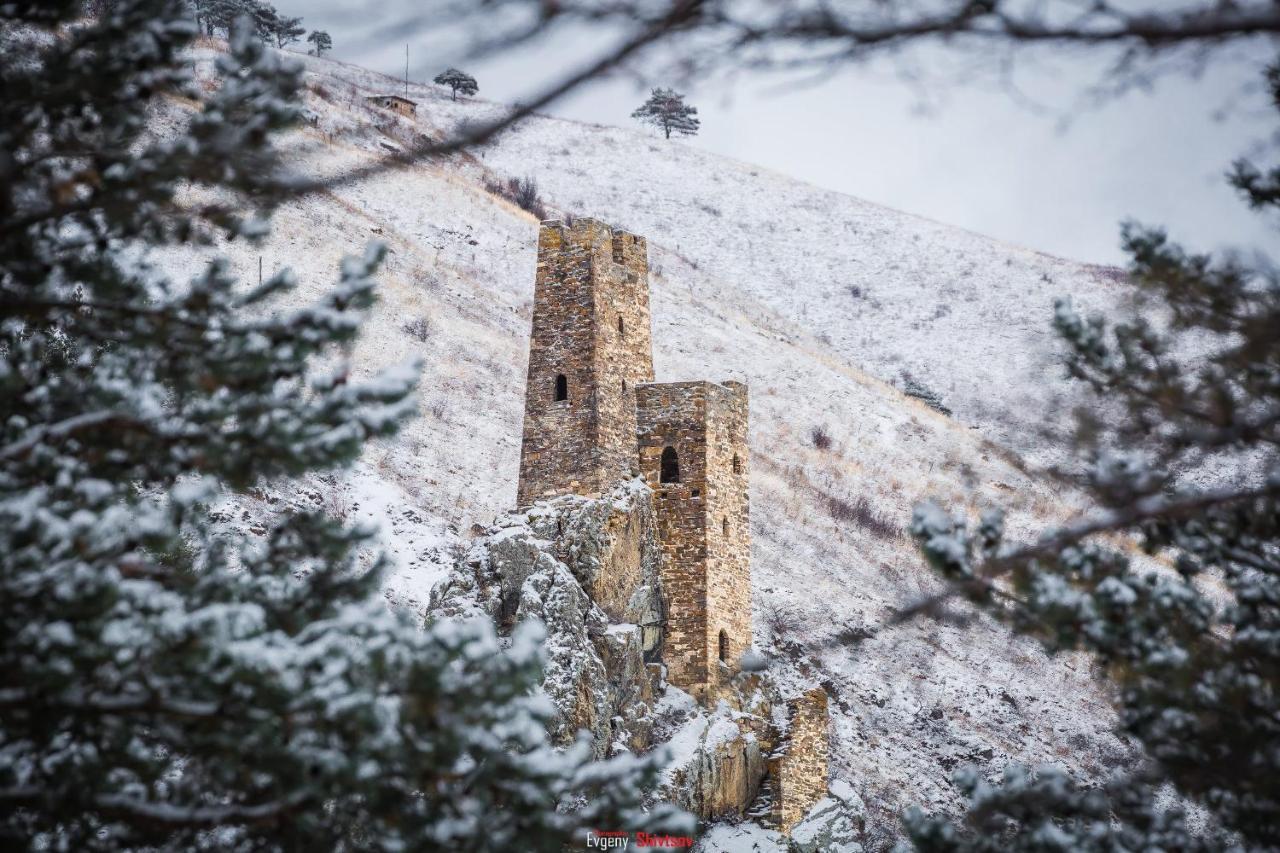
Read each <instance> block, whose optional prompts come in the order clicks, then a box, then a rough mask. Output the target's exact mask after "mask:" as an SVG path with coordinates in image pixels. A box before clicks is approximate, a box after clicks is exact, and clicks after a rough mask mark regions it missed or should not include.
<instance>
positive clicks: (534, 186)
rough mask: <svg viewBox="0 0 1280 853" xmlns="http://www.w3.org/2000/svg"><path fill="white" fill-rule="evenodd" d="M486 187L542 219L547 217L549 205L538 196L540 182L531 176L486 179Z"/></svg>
mask: <svg viewBox="0 0 1280 853" xmlns="http://www.w3.org/2000/svg"><path fill="white" fill-rule="evenodd" d="M484 188H485V189H486V190H488V191H489V192H491V193H493V194H494V195H496V196H498V197H499V198H505V199H506V200H507V201H509V202H511V203H512V204H514V205H515V206H516V207H518V208H520V209H521V210H527V211H529V212H530V213H532V214H533V215H534V216H536V217H537V218H538V219H540V220H541V219H546V218H547V206H546V205H545V204H543V203H542V199H541V198H539V197H538V182H537V181H535V180H534V179H533V178H531V177H526V178H508V179H507V180H505V181H485V184H484Z"/></svg>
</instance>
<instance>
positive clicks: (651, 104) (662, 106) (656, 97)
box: [631, 89, 702, 139]
mask: <svg viewBox="0 0 1280 853" xmlns="http://www.w3.org/2000/svg"><path fill="white" fill-rule="evenodd" d="M697 115H698V108H697V107H691V106H689V105H688V104H686V103H685V102H684V95H681V94H680V93H679V92H676V91H675V90H674V89H654V90H653V91H652V92H650V93H649V100H647V101H645V102H644V103H643V104H641V105H640V107H639V108H637V109H636V111H635V112H633V113H632V114H631V117H632V118H634V119H637V120H639V121H641V122H644V123H645V124H651V125H653V126H654V127H656V128H659V129H660V130H661V131H662V132H663V134H664V135H665V136H666V138H667V139H670V138H671V134H673V133H674V134H677V135H679V136H694V135H695V134H697V132H698V128H699V127H701V125H702V122H701V121H700V120H699V119H698V118H697Z"/></svg>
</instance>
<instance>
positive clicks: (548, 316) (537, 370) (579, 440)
mask: <svg viewBox="0 0 1280 853" xmlns="http://www.w3.org/2000/svg"><path fill="white" fill-rule="evenodd" d="M647 252H648V250H647V246H646V243H645V240H644V238H643V237H637V236H635V235H633V234H627V233H625V232H622V231H614V230H613V229H611V228H609V227H608V226H607V225H605V224H604V223H602V222H597V221H596V220H593V219H578V220H576V221H575V222H574V223H573V225H572V226H566V225H564V224H563V223H560V222H544V223H543V224H542V227H541V228H540V229H539V232H538V268H537V275H536V278H535V281H534V295H533V324H532V325H533V328H532V332H531V334H530V338H529V372H528V383H527V385H526V391H525V415H524V434H523V441H522V443H521V449H520V482H519V487H518V489H517V497H516V503H517V505H518V506H528V505H529V504H531V503H533V502H534V501H536V500H538V499H539V498H543V497H551V496H555V495H562V494H581V495H588V496H594V495H598V494H600V493H601V492H602V491H604V490H606V489H608V488H609V487H611V486H612V485H613V483H615V482H616V481H618V480H620V479H622V478H624V477H626V476H627V475H628V474H629V473H630V472H631V470H632V468H633V467H634V465H635V458H636V439H635V402H634V400H635V386H636V385H638V384H640V383H642V382H650V381H652V380H653V352H652V344H651V331H650V320H649V272H648V254H647ZM560 375H563V376H564V377H565V380H566V385H567V392H568V393H567V399H565V400H556V399H555V397H556V382H557V376H560Z"/></svg>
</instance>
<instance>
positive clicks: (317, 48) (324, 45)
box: [307, 30, 333, 56]
mask: <svg viewBox="0 0 1280 853" xmlns="http://www.w3.org/2000/svg"><path fill="white" fill-rule="evenodd" d="M307 44H309V45H311V52H312V53H314V54H315V55H316V56H324V52H325V51H326V50H332V49H333V39H332V38H330V37H329V34H328V33H326V32H325V31H324V30H312V31H311V35H309V36H307Z"/></svg>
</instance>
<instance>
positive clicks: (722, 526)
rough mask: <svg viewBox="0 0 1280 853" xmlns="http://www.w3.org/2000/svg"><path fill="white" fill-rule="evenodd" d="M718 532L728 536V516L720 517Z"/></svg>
mask: <svg viewBox="0 0 1280 853" xmlns="http://www.w3.org/2000/svg"><path fill="white" fill-rule="evenodd" d="M720 532H721V533H723V534H724V535H725V537H726V538H728V536H729V519H728V517H725V518H722V519H720Z"/></svg>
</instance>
